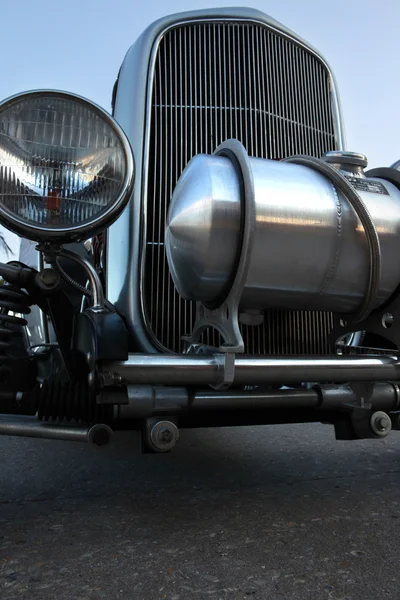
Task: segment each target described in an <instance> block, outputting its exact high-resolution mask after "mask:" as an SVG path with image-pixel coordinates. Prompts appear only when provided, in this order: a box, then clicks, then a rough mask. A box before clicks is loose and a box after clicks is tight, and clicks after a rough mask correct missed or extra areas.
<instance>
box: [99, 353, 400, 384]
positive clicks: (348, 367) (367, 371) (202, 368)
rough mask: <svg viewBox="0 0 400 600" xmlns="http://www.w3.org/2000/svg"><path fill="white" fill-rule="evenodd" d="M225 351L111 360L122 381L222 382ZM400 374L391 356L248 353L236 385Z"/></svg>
mask: <svg viewBox="0 0 400 600" xmlns="http://www.w3.org/2000/svg"><path fill="white" fill-rule="evenodd" d="M223 365H224V362H223V355H221V354H214V355H210V356H200V355H167V354H148V355H146V354H131V355H130V356H129V359H128V360H127V361H126V362H109V363H105V364H104V365H103V373H111V374H112V377H111V378H112V380H113V381H114V382H115V383H120V384H125V385H127V384H152V385H218V384H219V383H221V380H223V372H224V366H223ZM397 379H400V362H399V359H398V358H396V357H393V356H374V357H368V358H365V357H357V356H349V357H340V358H339V357H338V358H332V356H323V357H321V356H319V357H312V356H307V357H299V358H266V357H257V358H249V357H244V356H236V358H235V374H234V381H233V383H234V384H235V385H257V384H264V383H278V384H280V385H283V384H293V383H298V382H321V383H323V382H335V383H343V382H347V381H390V380H397Z"/></svg>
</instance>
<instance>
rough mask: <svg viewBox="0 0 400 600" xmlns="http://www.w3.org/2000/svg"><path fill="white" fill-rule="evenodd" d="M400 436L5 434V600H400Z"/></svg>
mask: <svg viewBox="0 0 400 600" xmlns="http://www.w3.org/2000/svg"><path fill="white" fill-rule="evenodd" d="M399 449H400V432H399V433H396V432H395V433H393V434H392V435H391V436H390V437H389V438H387V439H386V440H383V441H380V440H379V441H375V440H368V441H358V442H337V441H336V440H335V439H334V433H333V429H332V428H331V427H329V426H325V425H290V426H268V427H256V428H254V427H251V428H250V427H246V428H236V429H233V428H227V429H214V430H210V429H209V430H197V431H193V430H192V431H190V430H188V431H183V432H181V439H180V442H179V446H178V447H177V448H176V449H175V450H174V451H173V452H172V453H170V454H167V455H139V454H138V445H137V440H136V437H135V435H134V434H131V433H129V432H124V433H123V434H118V435H117V436H116V438H115V440H114V441H113V443H112V445H111V446H109V447H107V448H100V449H98V448H94V447H90V446H87V445H81V444H79V443H74V442H51V441H41V440H28V439H19V438H8V437H2V438H0V453H1V457H2V461H1V468H0V598H1V600H14V599H15V600H17V599H20V598H24V599H25V598H26V599H29V600H47V599H51V600H52V599H57V600H97V599H99V600H100V599H107V600H113V599H114V598H115V599H117V598H118V599H119V598H123V599H128V600H129V599H133V600H203V599H210V600H220V599H221V600H247V599H253V598H254V600H260V599H268V600H275V599H284V600H292V599H293V600H297V599H299V600H300V599H301V600H306V599H312V600H314V599H315V600H319V599H321V600H324V599H326V600H372V599H373V600H376V599H381V598H390V599H392V600H400V577H399V567H400V550H399V543H398V537H399V524H400V520H399V519H400V504H399V503H400V494H399V492H400V468H399V465H400V462H399Z"/></svg>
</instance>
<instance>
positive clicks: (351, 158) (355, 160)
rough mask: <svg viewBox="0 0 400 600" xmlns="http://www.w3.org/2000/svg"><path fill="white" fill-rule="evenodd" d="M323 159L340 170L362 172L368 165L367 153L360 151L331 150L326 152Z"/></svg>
mask: <svg viewBox="0 0 400 600" xmlns="http://www.w3.org/2000/svg"><path fill="white" fill-rule="evenodd" d="M322 160H324V161H325V162H327V163H329V164H331V165H332V166H334V167H336V168H337V169H339V171H350V172H352V173H353V172H354V174H362V171H363V169H365V168H366V167H367V165H368V160H367V157H366V156H365V154H360V153H359V152H347V151H344V150H331V151H330V152H325V154H324V155H323V156H322Z"/></svg>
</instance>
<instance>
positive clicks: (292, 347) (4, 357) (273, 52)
mask: <svg viewBox="0 0 400 600" xmlns="http://www.w3.org/2000/svg"><path fill="white" fill-rule="evenodd" d="M52 94H55V96H54V95H52ZM26 96H27V97H28V96H29V95H26ZM56 96H57V93H47V95H46V93H45V92H43V93H42V99H43V98H44V99H45V101H46V102H48V103H50V104H51V102H52V101H53V100H54V102H55V101H56ZM67 96H68V95H67ZM62 97H63V96H62V94H60V98H61V100H60V102H61V101H62ZM33 100H34V98H33V96H32V97H31V98H28V99H27V101H29V102H32V101H33ZM78 103H79V100H78ZM11 104H12V102H11ZM10 106H11V105H10V101H6V102H5V103H4V104H3V105H1V106H0V120H1V122H2V138H1V140H0V149H1V150H2V154H0V206H1V207H2V208H1V217H0V218H1V219H2V222H3V223H4V224H5V225H6V226H8V227H10V228H11V229H13V230H14V231H17V232H18V233H19V234H20V235H25V236H26V237H31V238H32V239H35V240H37V241H38V244H39V246H38V248H39V252H40V254H41V256H42V257H43V260H44V264H45V266H46V265H47V267H48V268H45V269H42V270H40V269H39V272H38V273H36V272H35V273H33V274H32V273H31V274H28V273H25V275H24V274H23V273H22V271H21V269H22V267H20V272H19V273H18V274H16V270H18V268H17V266H16V265H14V266H13V269H11V267H10V266H9V267H6V266H3V267H0V274H1V275H2V276H3V278H4V281H5V282H6V283H5V284H4V286H3V287H2V290H3V296H4V297H6V296H7V297H6V300H5V302H4V300H3V303H2V299H1V295H0V305H1V306H2V314H3V315H4V317H3V321H2V323H3V325H2V329H0V336H1V335H3V338H2V340H3V341H2V342H1V341H0V348H3V350H2V354H1V356H0V367H2V365H6V364H7V372H8V373H9V372H10V369H11V371H12V370H13V369H14V370H15V369H18V368H19V367H18V365H19V362H18V361H19V360H20V361H21V360H25V362H26V360H28V362H29V365H30V367H29V369H28V374H27V375H26V378H28V379H29V382H28V379H27V381H25V382H23V384H22V385H21V386H20V388H21V389H19V388H18V386H16V380H17V379H18V378H16V377H9V379H8V382H9V383H8V384H7V385H6V384H4V386H3V387H4V392H2V396H3V408H2V409H1V412H2V413H4V416H3V417H2V421H1V423H0V432H1V433H5V434H14V435H27V428H28V429H29V430H30V431H31V432H35V433H31V434H32V435H37V436H41V435H46V434H45V432H46V431H47V436H48V437H59V438H60V437H61V438H62V436H64V437H63V438H62V439H78V438H79V439H85V440H91V441H93V440H97V442H96V443H98V442H99V441H100V442H104V441H106V440H108V437H109V432H110V431H111V429H118V428H128V429H136V430H139V431H140V432H141V433H142V437H143V441H144V447H145V448H146V449H147V450H150V451H158V452H163V451H168V450H171V449H172V448H173V446H174V445H175V444H176V442H177V440H178V437H179V428H181V427H199V426H217V425H218V426H220V425H221V426H222V425H245V424H254V423H260V424H267V423H282V422H303V421H322V422H326V423H331V424H332V425H334V426H335V431H336V435H337V437H338V438H339V439H356V438H363V437H376V438H381V437H385V436H386V435H388V433H389V432H390V431H391V430H392V429H397V428H398V427H399V418H398V415H399V414H400V413H399V412H398V411H399V408H400V395H399V394H400V391H399V387H398V384H397V381H398V380H399V378H400V377H399V373H400V363H399V360H398V343H399V340H398V337H399V335H400V334H398V333H397V319H398V318H399V317H400V315H398V312H397V311H398V289H399V284H400V263H399V261H398V259H397V257H398V256H399V254H400V253H399V250H400V177H399V172H398V170H397V169H395V168H382V169H375V170H373V171H366V167H367V161H366V158H365V157H364V156H363V155H362V154H357V153H354V152H348V151H347V150H346V148H345V139H344V127H343V122H342V116H341V110H340V103H339V98H338V92H337V88H336V82H335V79H334V77H333V74H332V72H331V71H330V69H329V66H328V65H327V63H326V61H325V60H324V58H323V57H322V56H321V55H320V54H319V53H318V52H317V51H316V50H314V49H313V48H311V47H310V46H309V45H308V44H307V43H306V42H305V41H303V40H302V39H301V38H299V37H298V36H297V35H295V34H294V33H292V32H291V31H289V30H287V29H286V28H285V27H283V26H282V25H281V24H280V23H277V22H276V21H274V20H273V19H271V18H269V17H267V16H266V15H264V14H262V13H260V12H258V11H254V10H250V9H238V8H232V9H215V10H207V11H194V12H189V13H182V14H178V15H172V16H170V17H166V18H163V19H161V20H159V21H157V22H155V23H154V24H152V25H151V26H150V27H149V28H148V29H147V30H146V31H145V32H144V33H143V34H142V35H141V36H140V37H139V38H138V40H137V41H136V43H135V44H134V45H133V46H132V47H131V48H130V50H129V51H128V53H127V55H126V57H125V60H124V61H123V64H122V66H121V69H120V72H119V75H118V80H117V82H116V84H115V86H114V92H113V115H114V118H115V121H116V122H117V123H118V124H119V125H117V124H116V122H115V121H114V120H113V119H112V118H111V117H106V116H104V115H103V114H99V113H98V107H97V108H94V109H93V108H91V105H90V103H88V105H87V110H88V115H89V113H90V114H91V115H92V113H91V112H90V111H91V110H92V112H93V111H94V113H93V114H95V115H97V119H100V121H99V120H96V119H95V117H93V115H92V116H91V117H90V118H91V119H92V120H91V121H90V118H89V117H88V116H87V115H86V116H85V115H84V114H83V113H82V114H81V115H80V117H79V119H80V120H79V119H78V118H77V117H76V108H74V109H73V110H72V109H71V106H72V105H68V107H65V110H64V113H65V114H63V112H62V109H61V108H60V106H57V109H54V106H53V105H51V106H49V107H48V108H49V111H50V112H52V110H53V109H54V110H55V112H57V111H58V112H57V115H58V116H57V119H55V117H54V118H53V117H52V120H51V123H50V122H49V120H48V119H49V117H48V114H49V112H47V113H46V110H45V108H46V106H43V104H41V105H40V110H39V111H36V112H35V113H29V114H30V117H29V118H32V121H34V122H35V123H36V128H35V127H33V128H32V127H31V128H28V127H27V126H25V128H24V124H25V125H26V120H27V113H24V114H23V115H22V116H21V117H20V120H21V123H19V122H16V126H15V127H14V129H13V130H12V132H11V129H10V127H9V120H10ZM32 110H33V109H32ZM82 110H83V109H82ZM96 111H97V112H96ZM21 114H22V113H21ZM52 114H53V113H52ZM54 114H55V113H54ZM13 115H14V116H13V118H14V119H16V121H18V118H19V117H16V116H15V114H14V113H13ZM32 115H34V116H32ZM85 118H88V119H89V121H90V122H89V121H88V122H89V125H88V124H87V122H86V121H85ZM43 120H44V124H43V122H42V121H43ZM50 126H51V127H53V130H52V133H49V132H48V131H47V130H46V127H47V128H49V127H50ZM106 126H108V127H109V128H110V131H109V130H107V131H106V129H104V128H105V127H106ZM121 128H122V130H123V131H122V130H121ZM87 130H91V131H92V132H93V134H90V135H89V136H88V137H87V139H86V138H85V133H84V132H85V131H86V132H87ZM46 131H47V133H46ZM57 132H58V134H60V135H58V134H57ZM60 132H61V133H62V135H61V133H60ZM77 132H79V136H78V137H77V135H78V133H77ZM111 132H112V133H111ZM123 132H125V133H123ZM114 134H115V135H114ZM26 135H30V136H31V137H30V139H29V140H28V141H29V143H28V144H27V143H26V139H24V136H25V137H26ZM46 135H47V136H48V137H47V138H46V140H47V143H46V144H44V142H43V139H44V137H43V136H46ZM113 135H114V137H113ZM125 135H126V138H125ZM39 136H42V138H40V139H41V141H39ZM74 136H75V137H74ZM115 136H116V137H115ZM49 140H50V141H49ZM85 140H86V141H85ZM30 144H33V145H34V144H37V145H38V147H39V150H38V148H37V147H36V149H35V151H33V150H32V147H31V146H30ZM65 148H67V149H68V152H69V153H68V152H67V151H66V150H65ZM77 148H78V149H79V151H78V150H77ZM15 149H17V150H15ZM118 152H119V154H118ZM46 153H47V154H46ZM16 156H17V158H18V160H17V159H16ZM38 156H39V159H40V160H39V159H38ZM10 157H11V158H10ZM56 159H57V161H58V162H57V164H56V163H55V162H54V161H55V160H56ZM24 161H25V162H24ZM21 165H22V166H21ZM56 171H57V177H58V187H57V193H55V192H54V189H56V188H55V186H54V185H53V184H54V179H55V176H56V175H55V173H56ZM32 174H33V175H32ZM32 177H33V179H32ZM49 178H50V179H49ZM50 180H51V183H52V184H51V185H50V184H49V181H50ZM28 197H29V198H28ZM32 198H33V199H32ZM38 198H40V201H41V202H42V203H43V199H45V203H46V211H47V212H46V211H45V217H43V214H44V213H43V210H42V209H40V206H42V205H40V206H39V204H40V203H39V200H38ZM21 199H23V200H24V202H25V204H24V207H25V208H24V209H23V210H22V209H21V205H22V204H23V202H22V200H21ZM35 202H36V203H37V205H36V204H35ZM38 206H39V209H38ZM27 207H28V208H27ZM49 207H50V208H52V211H50V210H48V209H49ZM65 207H66V208H65ZM42 208H43V207H42ZM41 210H42V212H40V211H41ZM50 212H51V218H50V217H49V216H48V215H49V214H50ZM40 215H42V216H40ZM87 238H91V241H90V243H88V242H87ZM85 240H86V244H85V247H84V246H83V245H81V251H80V250H79V248H78V252H75V250H76V248H75V249H74V251H72V250H71V248H70V247H68V244H69V243H70V242H73V241H74V242H76V243H79V244H82V243H83V242H84V241H85ZM65 245H67V248H65V247H64V246H65ZM63 260H64V261H67V262H66V263H65V264H64V263H63ZM71 261H72V262H74V263H75V264H76V265H78V269H79V270H81V271H82V272H84V273H86V276H85V277H84V282H83V283H85V281H86V279H87V280H88V284H87V286H86V288H85V287H84V286H82V285H81V284H77V282H76V281H75V279H76V277H75V276H74V274H73V273H71V272H68V265H69V263H70V262H71ZM11 271H12V274H11ZM10 285H11V286H14V287H12V289H11V288H10ZM15 288H18V289H19V288H21V289H23V290H26V292H25V293H26V298H25V300H24V302H23V304H24V306H25V305H26V304H30V305H34V304H37V305H39V307H40V309H41V311H42V313H41V314H42V315H43V314H47V315H48V317H49V318H50V320H51V325H52V327H51V330H52V331H53V330H54V332H55V333H54V335H55V338H56V344H54V343H52V340H49V339H48V340H47V343H44V344H41V348H40V351H38V348H32V347H29V345H28V346H26V345H25V354H24V353H23V352H22V354H23V359H21V358H20V355H18V356H17V355H15V356H13V355H12V352H10V337H11V336H10V333H9V331H7V332H6V333H4V330H5V329H8V328H9V325H8V324H7V323H11V321H10V319H11V318H12V314H15V313H19V312H24V310H18V309H16V308H18V307H16V306H15V304H14V305H13V301H12V294H11V296H10V292H13V291H14V293H17V292H15ZM73 290H74V294H75V297H74V298H72V291H73ZM0 291H1V289H0ZM76 296H77V298H76ZM82 297H86V298H87V299H86V301H82ZM10 298H11V300H10ZM19 300H20V298H19ZM20 304H21V303H20ZM24 306H23V307H22V308H24ZM14 309H16V310H14ZM19 309H21V305H19ZM10 315H11V316H10ZM16 318H17V319H18V317H16ZM0 319H1V315H0ZM42 320H43V319H42ZM12 326H13V327H21V321H16V322H12ZM1 344H2V345H1ZM17 354H18V353H17ZM55 363H56V364H57V365H58V366H57V368H54V364H55ZM4 368H5V367H4ZM5 381H7V380H6V379H5ZM10 382H12V384H11V383H10ZM31 388H32V389H31ZM16 413H19V414H20V415H24V416H23V417H21V416H17V414H16ZM26 415H30V416H26ZM37 417H39V420H40V422H39V421H38V420H37ZM21 419H22V421H21ZM27 419H29V425H27ZM49 421H50V422H52V424H51V425H50V424H49ZM66 421H68V426H66V424H65V422H66ZM93 427H97V430H94V431H93ZM67 431H68V432H69V433H65V432H67ZM49 432H50V433H49ZM63 432H64V433H63ZM71 432H72V433H71ZM74 432H75V433H74ZM90 432H91V433H90ZM74 435H75V437H74ZM68 436H71V437H68Z"/></svg>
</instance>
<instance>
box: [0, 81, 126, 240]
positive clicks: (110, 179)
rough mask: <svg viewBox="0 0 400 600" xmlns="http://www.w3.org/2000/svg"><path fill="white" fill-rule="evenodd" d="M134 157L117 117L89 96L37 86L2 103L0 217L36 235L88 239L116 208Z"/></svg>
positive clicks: (28, 234)
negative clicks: (36, 90) (97, 104)
mask: <svg viewBox="0 0 400 600" xmlns="http://www.w3.org/2000/svg"><path fill="white" fill-rule="evenodd" d="M133 178H134V165H133V156H132V152H131V149H130V146H129V142H128V140H127V138H126V136H125V134H124V133H123V131H122V129H121V128H120V127H119V126H118V124H117V123H116V121H115V120H114V119H113V118H112V117H111V116H110V115H109V114H108V113H107V112H106V111H104V110H103V109H101V108H100V107H98V106H96V105H95V104H92V103H91V102H89V101H87V100H85V99H84V98H80V97H79V96H75V95H72V94H67V93H63V92H51V91H38V92H28V93H26V94H20V95H18V96H14V97H12V98H10V99H8V100H6V101H5V102H3V103H2V104H0V221H2V222H3V223H4V225H5V226H6V227H9V229H12V230H14V231H16V232H17V233H19V234H21V235H23V236H25V237H28V238H30V239H33V240H39V241H57V240H64V241H65V240H68V241H69V240H79V239H85V238H87V237H89V236H90V235H93V234H95V233H96V232H99V231H101V230H102V229H104V228H105V227H106V226H108V225H109V224H110V223H111V222H112V221H114V220H115V219H116V217H117V216H118V215H119V214H120V212H121V210H122V209H123V207H124V206H125V204H126V202H127V200H128V198H129V195H130V192H131V191H132V185H133Z"/></svg>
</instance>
